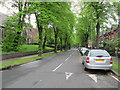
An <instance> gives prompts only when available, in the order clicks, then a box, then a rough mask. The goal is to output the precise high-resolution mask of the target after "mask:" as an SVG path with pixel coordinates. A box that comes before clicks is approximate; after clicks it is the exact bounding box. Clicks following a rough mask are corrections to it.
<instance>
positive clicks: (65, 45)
mask: <svg viewBox="0 0 120 90" xmlns="http://www.w3.org/2000/svg"><path fill="white" fill-rule="evenodd" d="M65 50H67V36H66V38H65Z"/></svg>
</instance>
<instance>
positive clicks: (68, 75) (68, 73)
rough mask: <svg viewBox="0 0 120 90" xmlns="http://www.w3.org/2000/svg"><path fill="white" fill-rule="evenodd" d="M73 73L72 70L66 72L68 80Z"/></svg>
mask: <svg viewBox="0 0 120 90" xmlns="http://www.w3.org/2000/svg"><path fill="white" fill-rule="evenodd" d="M72 74H73V73H70V72H65V76H66V80H68V79H69V77H70V76H72Z"/></svg>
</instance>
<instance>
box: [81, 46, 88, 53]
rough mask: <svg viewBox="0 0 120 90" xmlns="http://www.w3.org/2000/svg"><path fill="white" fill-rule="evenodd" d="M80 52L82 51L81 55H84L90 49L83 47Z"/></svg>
mask: <svg viewBox="0 0 120 90" xmlns="http://www.w3.org/2000/svg"><path fill="white" fill-rule="evenodd" d="M80 50H81V53H82V54H84V53H85V51H86V50H88V49H87V48H85V47H82V48H81V49H80Z"/></svg>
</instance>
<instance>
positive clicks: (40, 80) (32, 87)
mask: <svg viewBox="0 0 120 90" xmlns="http://www.w3.org/2000/svg"><path fill="white" fill-rule="evenodd" d="M41 81H42V80H39V81H38V82H37V83H36V84H35V85H34V86H33V87H32V88H34V87H35V86H36V85H37V84H38V83H39V82H41Z"/></svg>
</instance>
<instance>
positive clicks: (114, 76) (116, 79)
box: [112, 76, 120, 82]
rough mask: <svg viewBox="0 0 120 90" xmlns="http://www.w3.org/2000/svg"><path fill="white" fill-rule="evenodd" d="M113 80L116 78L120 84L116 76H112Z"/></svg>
mask: <svg viewBox="0 0 120 90" xmlns="http://www.w3.org/2000/svg"><path fill="white" fill-rule="evenodd" d="M112 78H114V79H115V80H117V81H118V82H120V81H119V80H118V79H117V78H116V77H115V76H112Z"/></svg>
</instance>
